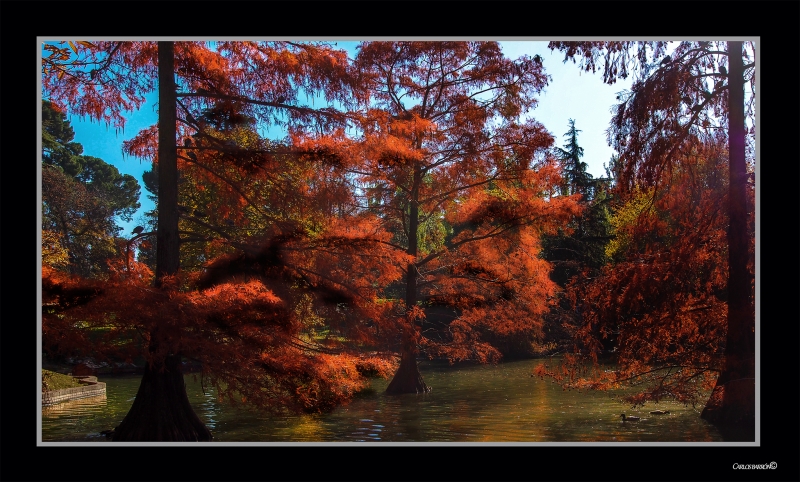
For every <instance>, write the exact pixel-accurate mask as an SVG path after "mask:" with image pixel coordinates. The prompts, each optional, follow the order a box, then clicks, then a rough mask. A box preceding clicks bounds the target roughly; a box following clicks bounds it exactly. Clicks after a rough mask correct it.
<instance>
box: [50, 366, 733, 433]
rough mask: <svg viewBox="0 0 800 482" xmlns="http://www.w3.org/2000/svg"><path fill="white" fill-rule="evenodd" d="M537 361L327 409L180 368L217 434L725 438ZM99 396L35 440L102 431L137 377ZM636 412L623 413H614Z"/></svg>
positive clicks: (688, 418) (694, 420) (472, 371)
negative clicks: (236, 399) (217, 387)
mask: <svg viewBox="0 0 800 482" xmlns="http://www.w3.org/2000/svg"><path fill="white" fill-rule="evenodd" d="M536 363H538V362H537V361H535V360H529V361H521V362H511V363H505V364H501V365H497V366H460V367H450V366H448V365H447V364H437V363H426V364H423V365H422V366H421V371H422V373H423V376H424V377H425V381H426V383H428V384H429V385H430V386H431V387H433V391H431V392H430V393H426V394H420V395H394V396H391V395H386V394H384V393H383V390H384V389H385V388H386V385H387V384H388V381H387V380H375V381H374V382H373V384H372V390H370V391H368V392H367V393H365V394H362V395H360V396H359V397H357V398H356V399H355V400H353V401H352V402H351V403H350V404H348V405H346V406H343V407H339V408H338V409H336V410H334V411H333V412H332V413H328V414H315V415H302V416H275V415H269V414H264V413H261V412H257V411H253V410H249V409H247V407H242V406H235V407H234V406H231V405H229V404H227V403H221V402H219V401H218V400H217V399H216V395H215V393H214V392H213V390H209V388H208V387H206V389H205V392H204V391H203V388H202V387H201V385H200V382H199V381H196V380H194V379H193V377H192V376H187V377H186V383H187V392H188V394H189V397H190V400H191V402H192V404H193V406H194V407H195V410H196V411H197V414H198V416H200V418H201V419H203V420H204V421H205V423H206V424H207V425H208V426H209V428H210V429H211V430H212V432H213V434H214V439H215V441H220V442H243V441H247V442H332V441H333V442H343V441H344V442H376V441H382V442H565V441H566V442H569V441H589V442H597V441H647V442H656V441H661V442H663V441H670V442H682V441H693V442H697V441H723V440H724V439H723V438H722V435H721V434H720V433H719V432H718V431H717V430H716V428H715V427H713V426H712V425H711V424H709V423H707V422H706V421H704V420H702V419H700V417H699V412H698V411H696V410H695V409H693V408H691V407H684V406H682V405H679V404H670V403H662V404H660V405H659V406H658V408H661V409H665V410H670V414H669V415H655V416H653V415H650V414H649V410H652V409H653V407H650V406H648V407H647V408H646V409H645V410H630V407H628V406H626V405H624V404H621V403H619V402H618V401H617V400H616V399H614V398H613V396H612V395H613V394H609V393H596V392H583V393H581V392H577V391H569V390H566V391H565V390H562V389H561V387H559V386H558V385H556V384H554V383H551V382H548V381H543V380H540V379H538V378H536V377H531V376H530V373H531V371H532V369H533V367H534V366H535V364H536ZM103 381H105V382H106V384H107V385H106V394H107V399H106V400H105V401H103V400H94V401H92V400H90V399H84V400H76V401H75V403H74V404H73V403H71V404H70V405H65V404H62V405H59V406H54V407H52V408H49V409H48V410H43V411H42V439H43V440H44V441H63V440H97V441H100V440H105V439H104V438H103V437H101V436H99V432H100V431H102V430H108V429H110V428H113V427H115V426H117V425H118V424H119V422H120V421H122V418H124V416H125V414H126V413H127V411H128V409H129V408H130V405H131V403H132V402H133V397H134V396H135V394H136V390H137V389H138V384H139V378H138V377H123V378H108V379H107V380H103ZM622 412H625V413H626V414H628V415H635V416H639V417H641V418H642V420H641V421H639V422H622V421H621V419H620V413H622Z"/></svg>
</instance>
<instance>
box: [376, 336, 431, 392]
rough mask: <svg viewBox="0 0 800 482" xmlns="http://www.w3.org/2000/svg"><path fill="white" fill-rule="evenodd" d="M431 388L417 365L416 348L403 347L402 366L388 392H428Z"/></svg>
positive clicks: (387, 388)
mask: <svg viewBox="0 0 800 482" xmlns="http://www.w3.org/2000/svg"><path fill="white" fill-rule="evenodd" d="M430 391H431V389H430V388H429V387H428V386H427V385H425V382H424V381H423V380H422V375H421V374H420V373H419V367H418V366H417V357H416V350H415V349H413V348H412V347H409V348H406V347H404V348H403V354H402V357H401V359H400V367H399V368H398V369H397V372H395V374H394V377H393V378H392V381H391V382H390V383H389V386H388V387H386V393H388V394H390V395H400V394H403V393H426V392H430Z"/></svg>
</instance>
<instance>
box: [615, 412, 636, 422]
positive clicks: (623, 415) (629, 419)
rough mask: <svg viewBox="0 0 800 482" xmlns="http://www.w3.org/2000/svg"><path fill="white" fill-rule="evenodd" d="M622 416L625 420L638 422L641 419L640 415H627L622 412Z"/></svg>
mask: <svg viewBox="0 0 800 482" xmlns="http://www.w3.org/2000/svg"><path fill="white" fill-rule="evenodd" d="M620 417H622V421H623V422H638V421H639V420H641V418H639V417H626V416H625V414H624V413H623V414H621V415H620Z"/></svg>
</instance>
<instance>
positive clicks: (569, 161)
mask: <svg viewBox="0 0 800 482" xmlns="http://www.w3.org/2000/svg"><path fill="white" fill-rule="evenodd" d="M578 132H581V131H580V129H577V128H576V127H575V120H574V119H570V120H569V130H568V131H567V132H566V133H565V134H564V137H566V138H567V142H566V144H564V147H563V148H561V147H556V148H555V150H556V155H557V156H558V158H559V159H560V160H561V164H562V166H563V169H564V185H563V187H562V190H561V193H562V194H564V195H570V194H583V195H584V197H586V194H587V193H586V191H587V189H588V188H589V185H590V181H591V179H592V175H591V174H589V173H588V172H586V168H587V167H588V165H587V164H586V163H585V162H583V161H581V158H582V157H583V147H581V146H579V145H578Z"/></svg>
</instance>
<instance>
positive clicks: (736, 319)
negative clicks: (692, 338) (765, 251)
mask: <svg viewBox="0 0 800 482" xmlns="http://www.w3.org/2000/svg"><path fill="white" fill-rule="evenodd" d="M728 65H729V70H730V71H729V73H728V74H729V77H728V86H729V94H728V95H729V96H730V97H729V99H730V100H729V106H728V108H729V112H730V117H729V127H728V129H729V131H728V142H729V156H730V159H729V163H730V181H729V189H730V190H729V195H728V198H729V199H728V202H729V213H730V220H729V226H728V259H729V261H728V264H729V268H728V269H729V273H728V331H727V338H726V345H725V366H724V368H723V370H722V373H720V376H719V378H718V379H717V383H716V386H715V387H714V391H713V392H712V394H711V397H710V398H709V400H708V402H707V403H706V406H705V408H704V409H703V413H702V415H701V416H702V417H703V418H705V419H706V420H708V421H710V422H712V423H714V424H715V425H718V426H720V428H722V429H723V430H725V429H735V430H736V431H737V432H739V433H742V434H747V435H746V436H747V438H752V437H751V436H750V435H749V434H753V435H754V434H755V312H754V305H753V299H752V289H751V284H750V281H751V279H750V275H749V273H748V269H747V264H748V260H749V246H750V236H751V234H750V232H749V229H748V215H747V204H748V203H747V164H746V160H745V133H746V131H745V123H744V66H743V63H742V42H740V41H737V42H728Z"/></svg>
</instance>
